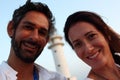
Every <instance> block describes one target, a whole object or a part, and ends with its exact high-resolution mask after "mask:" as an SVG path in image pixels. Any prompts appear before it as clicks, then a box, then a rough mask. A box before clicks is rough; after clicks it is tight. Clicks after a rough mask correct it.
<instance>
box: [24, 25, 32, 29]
mask: <svg viewBox="0 0 120 80" xmlns="http://www.w3.org/2000/svg"><path fill="white" fill-rule="evenodd" d="M24 28H25V29H27V30H32V29H33V27H32V26H28V25H26V26H24Z"/></svg>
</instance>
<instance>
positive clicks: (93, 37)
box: [88, 34, 97, 40]
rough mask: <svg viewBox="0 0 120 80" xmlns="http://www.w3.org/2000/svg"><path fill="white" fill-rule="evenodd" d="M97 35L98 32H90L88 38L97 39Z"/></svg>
mask: <svg viewBox="0 0 120 80" xmlns="http://www.w3.org/2000/svg"><path fill="white" fill-rule="evenodd" d="M96 37H97V34H90V35H89V36H88V39H90V40H92V39H95V38H96Z"/></svg>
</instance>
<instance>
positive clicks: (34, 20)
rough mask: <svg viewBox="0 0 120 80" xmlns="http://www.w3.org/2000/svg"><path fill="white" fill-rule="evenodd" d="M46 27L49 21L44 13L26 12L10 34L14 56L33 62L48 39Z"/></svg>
mask: <svg viewBox="0 0 120 80" xmlns="http://www.w3.org/2000/svg"><path fill="white" fill-rule="evenodd" d="M48 28H49V23H48V20H47V18H46V17H45V15H44V14H42V13H39V12H35V11H30V12H28V13H27V14H26V15H25V17H24V18H23V19H22V20H21V22H20V23H19V25H18V27H17V28H16V31H15V32H14V34H13V36H12V37H13V39H12V47H13V49H14V52H15V54H16V56H17V57H18V58H20V59H21V60H22V61H24V62H26V63H31V62H34V61H35V60H36V58H37V57H38V56H39V55H40V54H41V52H42V50H43V48H44V47H45V45H46V43H47V41H48V38H47V37H48Z"/></svg>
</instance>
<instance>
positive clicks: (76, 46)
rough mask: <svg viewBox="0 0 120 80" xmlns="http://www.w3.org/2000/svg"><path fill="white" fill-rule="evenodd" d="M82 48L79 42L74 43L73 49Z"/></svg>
mask: <svg viewBox="0 0 120 80" xmlns="http://www.w3.org/2000/svg"><path fill="white" fill-rule="evenodd" d="M81 46H82V43H81V42H76V43H74V45H73V47H74V48H80V47H81Z"/></svg>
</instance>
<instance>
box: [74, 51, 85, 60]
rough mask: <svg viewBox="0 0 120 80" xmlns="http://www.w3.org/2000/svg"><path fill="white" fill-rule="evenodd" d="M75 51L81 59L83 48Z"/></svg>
mask: <svg viewBox="0 0 120 80" xmlns="http://www.w3.org/2000/svg"><path fill="white" fill-rule="evenodd" d="M75 52H76V54H77V56H78V57H79V58H80V59H83V57H84V51H83V50H75Z"/></svg>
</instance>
